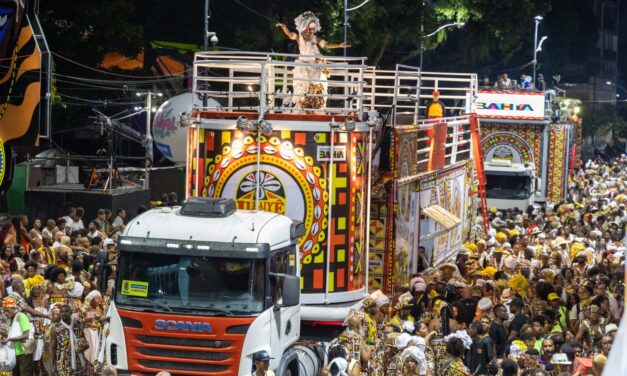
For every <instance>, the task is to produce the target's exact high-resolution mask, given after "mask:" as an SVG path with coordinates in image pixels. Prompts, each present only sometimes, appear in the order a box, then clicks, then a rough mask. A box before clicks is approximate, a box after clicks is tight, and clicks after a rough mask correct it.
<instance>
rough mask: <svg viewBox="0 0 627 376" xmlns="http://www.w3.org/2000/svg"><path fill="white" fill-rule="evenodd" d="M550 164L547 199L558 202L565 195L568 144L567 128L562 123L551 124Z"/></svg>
mask: <svg viewBox="0 0 627 376" xmlns="http://www.w3.org/2000/svg"><path fill="white" fill-rule="evenodd" d="M549 134H550V139H549V166H548V175H547V198H546V199H547V201H548V202H553V203H557V202H559V201H561V200H562V198H563V197H564V184H565V183H564V182H565V179H566V174H567V173H568V171H566V166H567V164H568V163H567V162H568V161H567V158H568V145H566V140H567V137H566V136H567V128H566V126H565V125H562V124H551V128H550V130H549Z"/></svg>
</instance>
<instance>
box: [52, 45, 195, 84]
mask: <svg viewBox="0 0 627 376" xmlns="http://www.w3.org/2000/svg"><path fill="white" fill-rule="evenodd" d="M50 53H51V54H53V55H54V56H56V57H58V58H60V59H62V60H65V61H67V62H69V63H72V64H74V65H77V66H79V67H82V68H85V69H89V70H91V71H94V72H98V73H102V74H106V75H109V76H115V77H123V78H138V77H140V78H164V77H171V75H161V76H139V75H138V76H132V75H128V74H120V73H113V72H108V71H105V70H102V69H98V68H92V67H90V66H87V65H85V64H81V63H79V62H77V61H74V60H72V59H70V58H67V57H65V56H63V55H60V54H58V53H56V52H53V51H50ZM191 71H192V69H191V68H190V69H186V70H184V71H180V72H175V73H172V74H181V73H187V72H191Z"/></svg>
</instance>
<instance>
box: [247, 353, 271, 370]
mask: <svg viewBox="0 0 627 376" xmlns="http://www.w3.org/2000/svg"><path fill="white" fill-rule="evenodd" d="M271 359H274V358H273V357H271V356H270V354H268V352H267V351H266V350H261V351H257V352H256V353H254V354H253V362H255V370H254V371H253V372H252V373H251V374H250V376H274V372H273V371H270V370H269V368H270V360H271Z"/></svg>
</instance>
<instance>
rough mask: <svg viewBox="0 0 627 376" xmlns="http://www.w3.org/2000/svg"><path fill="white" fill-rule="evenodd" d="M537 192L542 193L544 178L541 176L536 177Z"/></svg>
mask: <svg viewBox="0 0 627 376" xmlns="http://www.w3.org/2000/svg"><path fill="white" fill-rule="evenodd" d="M535 190H536V193H538V194H540V193H542V179H541V178H536V189H535Z"/></svg>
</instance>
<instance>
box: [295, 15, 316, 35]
mask: <svg viewBox="0 0 627 376" xmlns="http://www.w3.org/2000/svg"><path fill="white" fill-rule="evenodd" d="M312 22H313V23H314V24H315V26H316V32H318V31H320V29H321V28H320V20H319V19H318V17H316V15H315V14H314V12H311V11H306V12H303V13H301V14H300V15H299V16H298V17H296V18H294V24H295V25H296V30H298V32H299V33H302V32H303V31H304V30H305V29H307V28H308V27H309V25H310V24H311V23H312Z"/></svg>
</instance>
